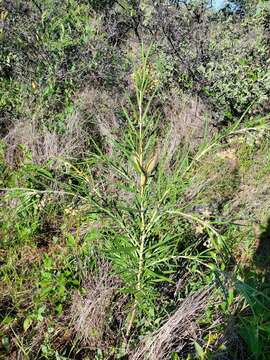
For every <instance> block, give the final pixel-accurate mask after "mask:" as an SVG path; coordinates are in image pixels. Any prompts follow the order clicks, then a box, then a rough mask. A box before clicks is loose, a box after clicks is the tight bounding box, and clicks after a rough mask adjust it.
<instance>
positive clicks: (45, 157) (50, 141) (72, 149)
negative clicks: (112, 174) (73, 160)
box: [4, 112, 87, 167]
mask: <svg viewBox="0 0 270 360" xmlns="http://www.w3.org/2000/svg"><path fill="white" fill-rule="evenodd" d="M85 123H86V121H85V120H84V119H83V118H82V117H81V116H80V114H79V112H75V113H74V114H72V115H71V116H69V117H68V118H67V119H66V122H65V132H64V133H63V134H60V133H57V132H56V131H55V130H49V129H48V128H46V127H45V126H44V127H40V126H39V125H38V121H36V120H35V118H33V119H32V120H31V121H29V120H28V119H27V120H25V121H23V122H20V123H18V124H15V125H14V126H13V128H12V129H11V130H10V131H9V133H8V134H7V135H6V137H5V138H4V142H5V144H6V161H7V163H8V164H9V165H10V166H11V167H17V166H18V165H19V164H20V163H21V162H22V161H23V158H24V149H26V150H28V151H30V152H31V155H32V159H33V161H34V162H35V163H36V164H43V163H46V162H48V161H50V160H54V161H56V160H57V158H60V157H65V158H66V157H71V156H72V157H74V156H78V155H79V154H81V153H82V152H83V151H84V150H85V147H86V139H87V132H86V130H85V129H84V127H85Z"/></svg>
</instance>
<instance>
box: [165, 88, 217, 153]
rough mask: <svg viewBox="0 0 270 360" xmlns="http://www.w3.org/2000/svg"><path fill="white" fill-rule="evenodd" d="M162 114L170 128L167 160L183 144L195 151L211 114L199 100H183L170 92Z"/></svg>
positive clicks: (175, 93) (187, 98)
mask: <svg viewBox="0 0 270 360" xmlns="http://www.w3.org/2000/svg"><path fill="white" fill-rule="evenodd" d="M164 113H165V118H166V119H167V121H168V122H169V123H170V126H171V130H170V134H169V139H168V145H167V146H168V151H167V153H168V157H169V158H172V157H173V155H174V153H175V152H176V151H177V149H178V147H179V145H181V144H183V143H189V145H190V148H191V149H195V148H196V146H197V145H198V144H199V143H200V142H201V141H202V138H203V134H204V128H205V124H206V123H207V120H208V121H209V122H211V121H210V120H211V113H210V112H209V110H208V109H207V108H206V106H205V105H204V104H203V103H202V101H201V100H200V98H198V97H197V98H191V97H186V98H183V97H180V95H178V94H177V92H171V94H170V101H168V103H167V104H166V105H165V107H164ZM209 118H210V119H209Z"/></svg>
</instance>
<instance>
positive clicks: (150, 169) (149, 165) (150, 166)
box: [145, 153, 158, 174]
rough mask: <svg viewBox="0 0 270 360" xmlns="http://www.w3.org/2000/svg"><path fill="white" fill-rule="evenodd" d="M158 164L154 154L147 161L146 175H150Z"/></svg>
mask: <svg viewBox="0 0 270 360" xmlns="http://www.w3.org/2000/svg"><path fill="white" fill-rule="evenodd" d="M157 163H158V154H157V153H156V154H155V155H153V156H152V157H151V159H150V160H149V161H148V163H147V165H146V168H145V170H146V173H147V174H151V173H152V172H153V170H155V168H156V166H157Z"/></svg>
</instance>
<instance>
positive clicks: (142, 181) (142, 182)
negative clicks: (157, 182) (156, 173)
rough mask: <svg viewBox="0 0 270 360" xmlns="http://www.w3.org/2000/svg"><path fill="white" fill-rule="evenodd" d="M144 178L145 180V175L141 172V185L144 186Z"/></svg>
mask: <svg viewBox="0 0 270 360" xmlns="http://www.w3.org/2000/svg"><path fill="white" fill-rule="evenodd" d="M146 180H147V177H146V176H145V174H143V173H142V174H141V186H142V187H143V186H145V184H146Z"/></svg>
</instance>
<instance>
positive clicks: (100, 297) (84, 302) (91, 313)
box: [71, 263, 119, 349]
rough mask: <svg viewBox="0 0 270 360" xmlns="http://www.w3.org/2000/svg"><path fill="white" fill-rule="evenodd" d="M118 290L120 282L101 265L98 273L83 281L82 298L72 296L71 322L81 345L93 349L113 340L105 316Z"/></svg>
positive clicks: (80, 296) (79, 295) (104, 345)
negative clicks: (83, 293) (83, 291)
mask: <svg viewBox="0 0 270 360" xmlns="http://www.w3.org/2000/svg"><path fill="white" fill-rule="evenodd" d="M118 287H119V280H118V279H117V278H116V277H115V276H113V275H111V274H110V266H109V265H108V264H107V263H101V264H100V267H99V274H98V275H97V276H96V275H92V276H89V278H88V280H86V281H85V285H84V288H85V291H86V293H85V295H82V294H80V293H77V294H75V295H74V297H73V305H72V308H71V314H72V315H71V316H72V319H71V323H72V327H73V328H74V331H75V332H76V334H77V337H78V339H80V340H81V341H82V343H83V344H84V345H86V346H89V347H90V348H92V349H97V348H106V347H107V346H108V345H109V343H110V341H111V339H112V338H113V337H114V335H113V334H112V332H111V330H110V329H109V325H108V316H109V313H110V305H111V304H112V301H113V298H114V296H115V293H116V290H117V288H118ZM105 334H106V336H105Z"/></svg>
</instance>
